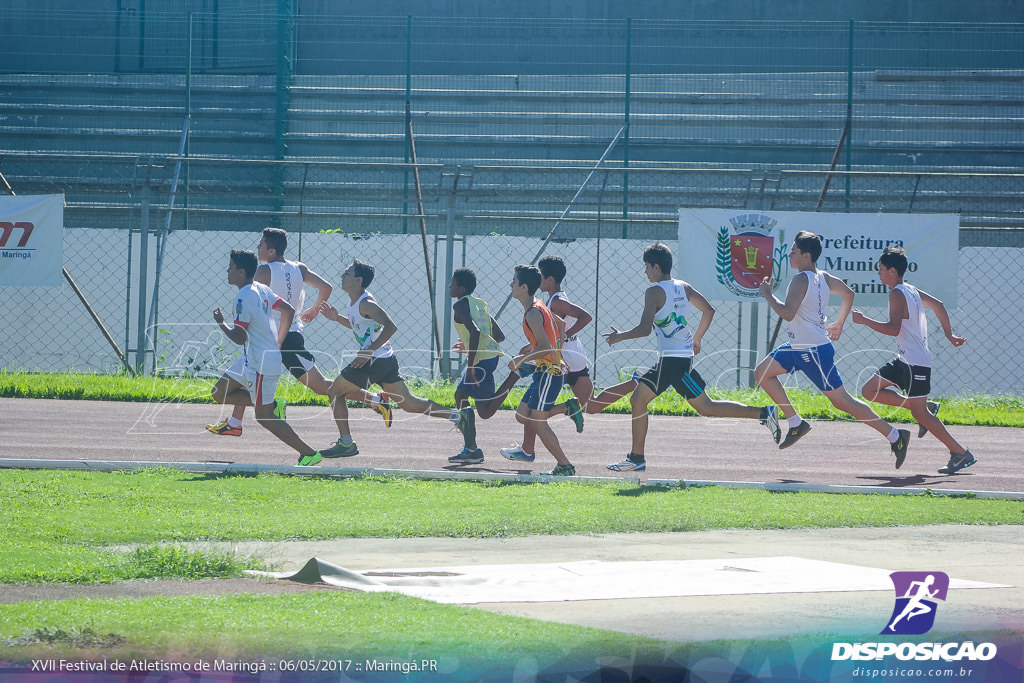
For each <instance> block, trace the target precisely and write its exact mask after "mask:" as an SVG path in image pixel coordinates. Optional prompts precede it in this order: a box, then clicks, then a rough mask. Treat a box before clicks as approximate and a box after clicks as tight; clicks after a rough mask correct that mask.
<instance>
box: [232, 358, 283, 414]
mask: <svg viewBox="0 0 1024 683" xmlns="http://www.w3.org/2000/svg"><path fill="white" fill-rule="evenodd" d="M224 374H225V375H227V376H228V377H230V378H231V379H233V380H235V381H236V382H238V383H239V384H241V385H242V386H243V387H245V388H246V389H248V390H249V398H250V399H252V404H253V405H254V406H262V405H266V404H268V403H273V402H274V394H275V393H276V392H277V382H278V380H280V379H281V375H279V374H278V375H264V374H263V373H261V372H256V369H255V368H253V367H251V366H249V365H246V363H245V359H244V358H239V359H238V360H236V361H235V362H234V363H232V364H231V367H229V368H228V369H227V370H225V371H224Z"/></svg>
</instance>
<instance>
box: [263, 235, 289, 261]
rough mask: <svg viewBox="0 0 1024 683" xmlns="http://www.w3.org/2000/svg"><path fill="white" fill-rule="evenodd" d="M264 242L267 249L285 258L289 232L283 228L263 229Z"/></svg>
mask: <svg viewBox="0 0 1024 683" xmlns="http://www.w3.org/2000/svg"><path fill="white" fill-rule="evenodd" d="M263 242H264V243H265V244H266V245H267V249H273V250H274V251H276V252H277V255H278V256H284V250H285V249H287V248H288V232H287V231H285V230H282V229H281V228H263Z"/></svg>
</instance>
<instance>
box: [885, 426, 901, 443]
mask: <svg viewBox="0 0 1024 683" xmlns="http://www.w3.org/2000/svg"><path fill="white" fill-rule="evenodd" d="M885 438H887V439H889V443H896V440H897V439H899V438H900V430H898V429H896V428H895V427H893V428H892V431H891V432H889V436H887V437H885Z"/></svg>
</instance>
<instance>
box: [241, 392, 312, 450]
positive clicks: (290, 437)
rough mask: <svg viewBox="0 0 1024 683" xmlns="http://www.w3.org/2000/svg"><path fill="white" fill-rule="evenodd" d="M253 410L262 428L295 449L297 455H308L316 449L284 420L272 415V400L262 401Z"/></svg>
mask: <svg viewBox="0 0 1024 683" xmlns="http://www.w3.org/2000/svg"><path fill="white" fill-rule="evenodd" d="M254 411H255V413H256V421H257V422H259V423H260V424H261V425H263V427H264V428H266V430H267V431H268V432H270V433H271V434H273V435H274V436H276V437H277V438H279V439H280V440H281V441H283V442H284V443H285V444H286V445H288V446H290V447H291V448H293V449H295V452H297V453H298V454H299V455H308V454H310V453H313V452H314V451H315V450H316V449H314V448H310V447H309V445H308V444H307V443H306V442H305V441H303V440H302V439H301V438H299V435H298V434H296V433H295V430H294V429H292V428H291V425H289V424H288V423H287V422H285V421H284V420H281V419H279V418H278V417H277V416H275V415H274V402H273V401H271V402H270V403H264V404H263V405H260V406H255V408H254Z"/></svg>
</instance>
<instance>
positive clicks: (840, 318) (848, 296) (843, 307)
mask: <svg viewBox="0 0 1024 683" xmlns="http://www.w3.org/2000/svg"><path fill="white" fill-rule="evenodd" d="M823 275H824V276H825V282H826V283H827V284H828V291H829V292H831V293H832V294H838V295H839V297H840V298H841V299H842V301H841V303H840V304H839V313H838V314H836V319H835V320H833V321H832V322H830V323H829V324H828V325H827V326H826V327H825V330H826V332H828V338H829V339H831V340H832V341H837V340H838V339H839V337H841V336H842V334H843V325H845V324H846V318H847V316H849V315H850V311H852V310H853V290H852V289H850V285H848V284H846V283H845V282H843V281H842V280H840V279H839V278H837V277H835V276H833V275H829V274H828V273H823Z"/></svg>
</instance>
